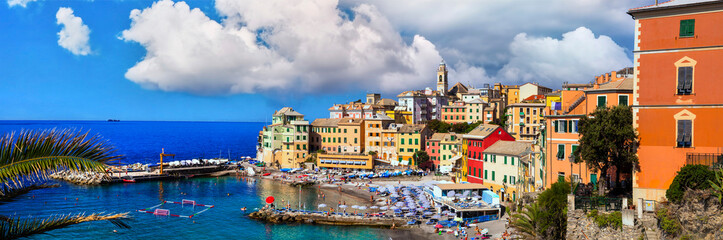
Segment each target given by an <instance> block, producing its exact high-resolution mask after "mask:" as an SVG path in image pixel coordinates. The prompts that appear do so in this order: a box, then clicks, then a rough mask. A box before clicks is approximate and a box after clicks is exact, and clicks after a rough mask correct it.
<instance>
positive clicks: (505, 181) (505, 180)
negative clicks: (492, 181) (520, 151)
mask: <svg viewBox="0 0 723 240" xmlns="http://www.w3.org/2000/svg"><path fill="white" fill-rule="evenodd" d="M502 182H503V183H507V175H505V176H504V177H503V178H502Z"/></svg>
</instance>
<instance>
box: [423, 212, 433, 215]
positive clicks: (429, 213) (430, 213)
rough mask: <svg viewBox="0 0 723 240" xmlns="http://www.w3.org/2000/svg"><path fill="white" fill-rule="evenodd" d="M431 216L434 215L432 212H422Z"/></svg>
mask: <svg viewBox="0 0 723 240" xmlns="http://www.w3.org/2000/svg"><path fill="white" fill-rule="evenodd" d="M432 214H434V213H433V212H424V215H432Z"/></svg>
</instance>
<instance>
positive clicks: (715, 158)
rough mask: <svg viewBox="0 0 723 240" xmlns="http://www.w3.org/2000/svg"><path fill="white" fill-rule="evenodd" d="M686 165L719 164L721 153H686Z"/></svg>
mask: <svg viewBox="0 0 723 240" xmlns="http://www.w3.org/2000/svg"><path fill="white" fill-rule="evenodd" d="M685 164H686V165H695V164H700V165H706V166H715V165H718V166H720V165H721V164H723V153H687V154H686V156H685Z"/></svg>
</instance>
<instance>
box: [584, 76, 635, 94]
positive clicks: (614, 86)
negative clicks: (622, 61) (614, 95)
mask: <svg viewBox="0 0 723 240" xmlns="http://www.w3.org/2000/svg"><path fill="white" fill-rule="evenodd" d="M601 90H629V91H632V90H633V79H632V78H625V79H623V80H620V81H615V82H608V83H604V84H600V88H598V89H589V90H587V91H586V92H594V91H601Z"/></svg>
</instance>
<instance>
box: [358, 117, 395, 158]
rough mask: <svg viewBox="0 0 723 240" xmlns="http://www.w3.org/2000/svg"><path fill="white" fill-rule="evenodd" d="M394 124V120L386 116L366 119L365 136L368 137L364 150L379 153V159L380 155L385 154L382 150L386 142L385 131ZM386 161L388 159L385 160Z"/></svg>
mask: <svg viewBox="0 0 723 240" xmlns="http://www.w3.org/2000/svg"><path fill="white" fill-rule="evenodd" d="M392 123H394V119H392V118H390V117H389V116H387V115H384V114H375V115H373V116H372V117H369V118H366V119H364V125H365V129H364V134H365V135H366V136H365V137H366V139H365V141H364V145H365V146H364V148H365V149H366V151H367V152H375V153H377V158H379V154H382V153H383V150H382V148H383V147H384V143H385V142H386V141H385V139H384V138H383V135H384V134H383V131H384V129H387V128H388V127H389V125H390V124H392ZM384 160H388V159H386V158H385V159H384ZM387 162H388V161H387Z"/></svg>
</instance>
